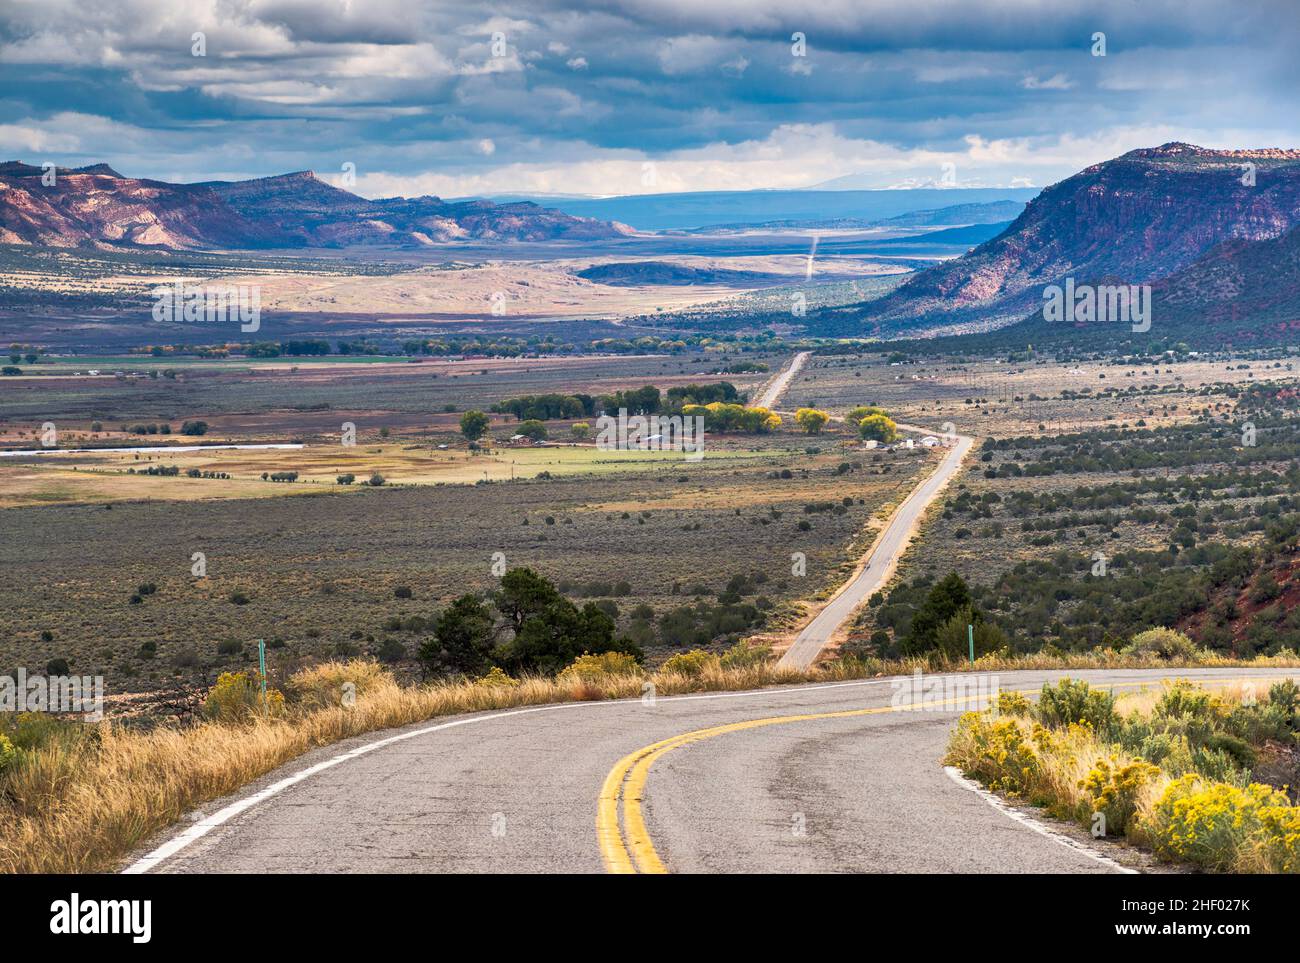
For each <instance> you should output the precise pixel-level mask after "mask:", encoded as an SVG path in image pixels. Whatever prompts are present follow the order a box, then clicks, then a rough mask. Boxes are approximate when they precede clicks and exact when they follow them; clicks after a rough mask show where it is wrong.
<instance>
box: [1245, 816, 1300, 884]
mask: <svg viewBox="0 0 1300 963" xmlns="http://www.w3.org/2000/svg"><path fill="white" fill-rule="evenodd" d="M1259 824H1260V832H1259V838H1258V840H1257V841H1256V844H1255V848H1254V853H1253V855H1254V857H1255V858H1256V859H1257V860H1258V862H1259V864H1260V865H1258V866H1257V867H1250V868H1252V869H1260V870H1264V871H1267V872H1273V873H1300V806H1262V807H1261V808H1260V810H1259Z"/></svg>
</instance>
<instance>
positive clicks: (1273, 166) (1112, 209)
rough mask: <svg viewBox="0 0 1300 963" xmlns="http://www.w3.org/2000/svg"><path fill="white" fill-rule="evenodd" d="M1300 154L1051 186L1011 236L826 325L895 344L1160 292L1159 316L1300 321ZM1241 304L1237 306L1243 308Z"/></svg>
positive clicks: (1150, 160)
mask: <svg viewBox="0 0 1300 963" xmlns="http://www.w3.org/2000/svg"><path fill="white" fill-rule="evenodd" d="M1297 225H1300V151H1298V150H1281V149H1273V150H1208V149H1205V148H1201V147H1195V146H1193V145H1190V144H1182V143H1172V144H1165V145H1163V146H1160V147H1154V148H1145V149H1142V150H1135V151H1131V152H1130V153H1127V154H1124V155H1123V156H1121V157H1118V158H1115V159H1114V160H1110V161H1106V162H1104V163H1101V164H1097V165H1094V166H1092V167H1089V168H1087V169H1085V170H1083V171H1081V172H1080V173H1078V174H1076V175H1075V176H1073V177H1071V178H1068V179H1066V180H1064V181H1061V182H1060V183H1059V184H1054V185H1052V186H1051V187H1048V188H1046V189H1045V190H1044V191H1043V192H1042V193H1041V194H1040V195H1039V196H1038V197H1037V198H1035V199H1034V200H1032V201H1030V203H1029V205H1028V206H1027V207H1026V208H1025V210H1024V213H1022V214H1021V215H1020V216H1019V217H1018V218H1016V220H1015V221H1014V222H1012V223H1011V225H1010V226H1008V227H1007V229H1006V230H1005V231H1003V232H1002V233H1000V234H999V235H998V236H997V237H995V238H993V239H991V240H989V241H986V242H985V243H983V244H980V245H979V246H978V247H976V248H974V249H973V250H971V251H970V252H969V253H967V254H965V255H964V256H962V257H959V258H954V259H952V260H950V261H946V262H945V263H943V264H941V265H938V266H935V267H932V268H929V269H927V270H925V271H922V272H920V273H918V274H917V275H916V276H915V277H913V278H911V279H910V280H908V281H907V282H906V283H904V284H902V285H900V286H899V287H898V288H896V289H895V290H894V291H892V292H890V293H889V294H888V295H886V296H885V297H883V298H880V299H879V300H876V301H871V302H866V303H863V304H856V305H849V306H845V307H843V308H837V309H832V310H828V311H827V312H824V313H823V316H822V317H821V318H820V319H819V325H820V326H821V327H823V328H826V329H834V330H837V331H848V330H853V331H855V332H857V333H879V334H884V335H889V334H895V335H896V334H900V333H909V332H919V331H923V330H927V329H929V330H954V329H959V328H960V327H962V326H967V327H968V328H970V327H975V326H986V327H987V326H999V325H1002V324H1007V323H1011V322H1014V321H1018V320H1020V319H1022V318H1025V317H1026V316H1028V315H1031V314H1032V313H1033V312H1034V311H1038V310H1041V307H1042V304H1043V300H1042V299H1043V289H1044V287H1045V286H1047V285H1051V284H1060V283H1062V282H1063V281H1064V280H1065V279H1066V278H1074V280H1075V282H1076V284H1105V283H1112V284H1119V283H1123V284H1148V283H1149V284H1151V285H1152V287H1153V294H1154V304H1155V309H1156V314H1155V318H1156V321H1157V322H1159V319H1160V317H1161V313H1160V312H1161V311H1162V310H1163V311H1165V316H1166V317H1171V316H1175V315H1176V316H1177V317H1178V318H1179V319H1180V320H1181V322H1182V323H1187V322H1188V321H1190V320H1192V319H1194V318H1196V317H1198V316H1199V317H1202V318H1204V319H1206V320H1210V319H1218V318H1222V317H1224V315H1225V312H1227V313H1228V314H1229V315H1230V314H1231V312H1232V311H1234V310H1235V311H1236V312H1237V313H1238V314H1240V313H1241V312H1243V311H1260V310H1267V311H1269V312H1271V313H1272V314H1273V315H1276V314H1277V313H1278V312H1279V311H1280V312H1281V313H1282V314H1285V315H1288V316H1289V317H1300V314H1297V311H1298V310H1300V269H1298V267H1300V266H1298V263H1297V251H1298V249H1300V237H1297V236H1296V235H1295V233H1294V230H1293V229H1295V228H1296V227H1297ZM1233 304H1235V305H1236V307H1235V308H1234V307H1232V305H1233Z"/></svg>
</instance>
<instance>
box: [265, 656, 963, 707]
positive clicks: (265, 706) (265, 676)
mask: <svg viewBox="0 0 1300 963" xmlns="http://www.w3.org/2000/svg"><path fill="white" fill-rule="evenodd" d="M972 651H974V650H972ZM257 670H258V672H260V673H261V675H262V708H263V709H265V708H266V642H265V641H264V640H263V639H258V640H257Z"/></svg>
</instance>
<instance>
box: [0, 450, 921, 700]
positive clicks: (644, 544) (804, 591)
mask: <svg viewBox="0 0 1300 963" xmlns="http://www.w3.org/2000/svg"><path fill="white" fill-rule="evenodd" d="M791 442H792V439H788V438H787V439H786V440H784V442H783V443H778V442H773V443H771V444H769V445H765V446H763V447H761V448H760V450H758V451H748V450H743V449H742V450H729V449H721V450H719V451H717V452H713V451H710V452H709V453H708V454H707V455H706V457H705V458H704V459H703V460H702V461H700V462H697V463H690V462H686V461H684V460H683V459H681V457H680V455H678V456H675V457H671V458H668V457H665V456H667V455H670V453H645V454H641V453H627V454H629V455H631V458H630V459H628V460H626V461H622V462H619V463H618V465H617V466H614V465H610V464H604V465H601V464H596V462H597V461H605V462H611V461H613V460H614V459H611V458H609V457H608V453H605V454H606V455H607V457H606V458H604V459H594V458H592V457H591V454H590V453H591V451H592V450H591V449H567V448H562V449H532V450H527V451H520V452H518V453H512V457H514V458H515V459H516V461H520V462H523V463H525V464H526V465H528V466H529V468H530V470H533V469H541V468H542V466H547V467H546V468H545V469H544V470H547V471H549V472H550V474H551V477H544V478H532V479H524V478H522V477H518V476H517V477H516V480H515V481H513V482H510V481H498V482H492V483H489V484H445V485H431V484H421V485H412V486H410V487H400V488H393V487H388V486H385V487H383V488H368V487H367V488H362V487H353V488H347V489H345V488H343V487H341V486H336V485H326V484H319V485H316V484H308V483H304V482H302V481H299V482H297V483H294V484H282V485H273V484H267V483H263V482H260V481H257V482H249V483H247V484H245V483H243V482H238V483H234V487H233V488H232V492H231V495H230V497H229V498H222V499H203V500H181V501H164V500H149V501H144V500H137V499H134V498H126V497H125V496H126V495H127V494H128V493H129V492H130V491H131V489H130V486H140V487H139V488H136V489H135V490H134V491H135V492H136V493H137V494H144V493H146V492H149V487H148V486H150V485H153V484H156V483H158V482H163V481H165V482H169V483H173V484H174V486H175V487H176V488H177V489H180V488H183V487H186V486H188V487H190V488H191V489H200V488H207V487H210V486H226V485H231V484H232V483H230V482H226V481H221V480H208V479H187V478H184V477H181V478H168V479H159V478H153V477H144V478H141V477H132V476H122V475H117V476H113V483H114V485H116V486H121V487H116V488H114V489H113V490H112V491H111V492H106V493H102V495H103V496H104V498H105V503H104V504H78V505H48V506H44V507H32V506H27V507H18V508H7V509H4V510H3V515H4V522H5V534H6V537H5V539H4V542H3V546H0V572H3V573H4V574H3V578H2V579H0V600H2V604H3V606H4V610H5V611H6V612H7V613H9V614H8V617H7V620H6V621H7V628H8V631H7V632H6V633H5V638H4V641H3V643H2V644H0V665H10V664H15V665H16V664H29V663H32V662H33V661H38V660H39V661H40V662H43V661H45V660H47V659H51V658H56V657H58V658H66V659H68V661H69V663H70V665H71V666H72V667H73V668H74V669H75V670H76V671H78V672H86V673H102V674H104V676H105V677H106V681H107V684H108V686H109V688H110V690H111V691H122V690H124V689H141V688H154V687H157V686H160V685H164V684H168V683H171V682H174V681H184V682H193V681H203V680H209V681H210V680H211V679H212V678H214V674H215V672H216V671H217V670H218V669H220V668H222V667H225V666H237V665H242V664H244V662H245V660H246V659H248V658H249V653H250V652H251V651H252V650H251V649H250V648H249V642H250V640H253V639H256V638H265V639H267V640H268V642H269V643H270V645H271V646H272V664H273V666H274V667H276V671H282V670H285V669H287V668H289V667H290V666H292V665H296V664H300V662H301V660H302V659H303V658H304V657H307V656H326V655H338V654H350V653H358V654H359V653H363V652H368V653H372V654H383V655H384V656H385V657H386V658H390V659H393V660H397V661H398V662H404V664H405V665H406V667H407V671H415V669H414V664H413V663H412V662H411V661H410V657H411V655H412V654H413V650H414V647H415V645H416V643H417V642H418V641H419V640H420V639H421V638H422V630H423V627H424V623H423V622H421V621H420V619H425V620H427V619H429V618H431V617H432V616H433V615H434V614H435V612H436V611H437V610H438V609H439V608H440V607H441V606H442V605H443V604H444V603H446V602H447V601H449V600H450V599H451V598H453V597H455V596H457V595H460V594H462V593H463V592H466V591H477V590H486V589H489V588H491V587H492V586H493V585H494V584H495V578H494V576H493V574H492V571H491V563H492V556H493V553H496V552H500V553H503V555H504V557H505V559H506V560H507V562H508V564H509V565H510V566H512V567H514V566H522V565H527V566H531V567H534V568H535V569H536V570H537V571H539V572H541V573H543V574H545V575H547V576H548V577H550V578H552V579H553V580H555V581H556V582H557V583H559V584H560V585H561V587H562V588H564V589H565V590H566V591H568V592H569V593H571V594H572V595H574V596H575V597H592V598H598V599H600V601H601V604H602V605H603V606H604V607H606V608H609V609H611V611H616V613H617V616H618V622H619V625H620V629H622V630H624V631H626V632H628V633H629V634H630V635H631V636H632V637H633V638H638V639H640V640H641V641H642V642H643V643H644V644H645V647H646V648H647V650H648V651H649V652H650V654H651V656H652V658H654V657H662V656H663V655H665V654H667V653H669V652H672V651H675V650H677V649H678V648H679V646H678V645H677V644H675V643H674V641H673V639H671V638H663V637H662V634H661V633H660V632H658V631H657V630H656V625H657V622H658V620H659V618H660V617H661V616H662V615H663V614H664V613H666V612H668V611H670V610H673V609H679V608H683V607H687V606H693V605H696V604H697V603H699V602H706V603H712V602H713V601H714V599H716V598H717V596H719V595H720V594H722V593H723V591H724V589H725V588H726V587H727V585H728V583H729V582H731V581H732V579H733V578H734V577H735V576H741V582H742V583H743V584H741V585H740V586H739V593H740V595H741V598H742V599H743V604H744V605H747V606H755V607H757V610H758V611H759V612H761V613H762V614H763V616H764V617H765V619H769V620H774V621H776V620H779V619H780V618H781V617H782V613H783V612H784V611H785V610H786V609H787V608H788V605H789V603H790V602H792V601H794V600H797V599H801V598H808V597H811V596H812V595H813V594H815V593H816V592H817V591H819V590H821V589H822V588H824V587H826V586H829V585H832V584H833V583H834V582H835V581H836V579H837V578H838V577H839V575H840V573H841V571H842V567H843V566H846V565H847V564H848V563H849V561H850V560H851V559H852V558H853V557H854V556H855V554H856V552H857V551H860V550H861V549H862V548H863V547H864V543H863V539H864V538H866V537H868V535H869V532H870V531H871V530H872V526H873V524H875V523H877V522H878V517H877V516H878V514H879V513H880V512H881V510H882V508H884V507H886V506H888V505H890V504H893V503H895V502H897V501H898V500H899V499H900V498H901V497H902V496H903V495H905V494H906V492H907V491H908V490H910V487H911V484H912V483H913V480H914V478H915V477H916V474H917V472H920V471H923V470H925V465H926V464H927V463H928V462H929V461H930V456H929V455H928V454H926V453H922V452H921V451H920V450H919V449H918V450H916V451H910V452H909V451H901V450H900V451H898V452H893V453H888V454H883V453H879V452H875V453H872V452H861V453H850V452H845V451H839V450H836V448H835V446H833V445H830V444H825V443H822V444H819V445H817V446H808V445H807V443H806V442H803V441H802V440H801V441H800V443H799V444H798V445H797V446H796V445H795V444H793V443H791ZM807 447H815V449H816V453H815V454H808V452H807V451H806V450H805V449H806V448H807ZM821 449H824V450H821ZM574 453H578V454H577V455H575V454H574ZM247 454H248V453H242V452H240V453H231V456H232V457H237V456H238V457H243V456H245V455H247ZM276 454H277V456H279V455H280V454H282V453H276ZM288 454H292V453H288ZM423 454H424V455H426V456H427V455H428V452H424V453H423ZM620 454H621V453H615V458H617V457H618V456H619V455H620ZM360 457H368V456H364V455H363V456H360ZM373 457H376V458H378V457H381V456H378V455H376V456H373ZM393 457H396V456H395V455H394V456H393ZM505 457H506V456H505V455H502V456H500V458H502V459H503V458H505ZM457 458H458V459H459V460H465V458H466V456H464V454H463V453H460V455H459V456H457ZM487 462H489V459H488V458H487V457H486V456H483V457H481V458H479V460H478V461H477V462H476V465H477V464H483V463H487ZM218 463H219V462H218ZM491 463H493V464H495V465H496V466H497V471H498V472H500V471H502V470H503V469H502V467H501V466H502V464H503V463H502V462H501V461H500V460H491ZM254 467H255V466H254ZM42 470H43V469H42ZM477 470H478V469H477V467H475V469H474V472H477ZM60 473H61V474H63V475H65V476H66V475H67V474H69V472H67V471H66V470H61V471H60ZM394 473H395V474H398V472H397V471H396V470H395V472H394ZM453 475H454V470H453ZM786 475H788V477H783V476H786ZM774 476H775V477H774ZM431 477H432V476H431ZM464 480H468V479H464ZM50 484H51V485H53V484H54V483H53V482H50ZM258 486H262V490H263V491H266V490H267V489H277V490H279V491H288V490H291V489H297V490H300V491H301V492H302V494H301V495H300V496H299V497H280V498H268V497H257V498H248V497H241V496H243V495H244V494H245V493H246V492H249V491H251V490H252V489H254V488H257V487H258ZM169 491H170V490H169ZM81 494H82V497H83V498H86V499H87V500H89V499H90V496H89V495H87V494H86V493H84V492H82V493H81ZM110 495H111V496H112V497H111V499H109V498H108V497H107V496H110ZM145 497H153V498H158V499H162V498H169V497H172V496H171V495H170V494H168V493H164V494H161V495H159V494H156V493H154V494H150V495H146V496H145ZM180 497H184V496H180ZM196 552H200V553H203V555H204V557H205V560H206V577H203V578H196V577H195V576H194V575H193V574H192V572H191V569H192V564H193V562H192V558H193V556H194V553H196ZM794 552H802V553H804V555H806V558H807V567H806V573H807V574H806V576H804V577H798V578H796V577H792V575H791V571H792V565H791V556H792V553H794ZM141 586H149V587H151V588H152V589H154V590H153V591H147V592H143V593H142V592H141V591H140V587H141ZM399 587H406V588H409V589H410V590H411V592H410V594H411V597H410V598H397V597H396V590H397V588H399ZM241 600H242V601H241ZM643 607H644V608H643ZM393 620H398V621H399V622H400V623H401V626H402V627H397V628H393V627H392V626H393V625H394V624H395V623H394V622H393ZM413 620H414V621H413ZM386 626H388V627H386ZM753 628H754V629H755V630H758V629H760V628H761V626H760V625H758V624H755V625H754V626H753ZM42 633H48V634H49V636H50V639H49V641H43V636H42ZM148 643H152V645H148ZM223 643H224V645H223ZM219 647H220V651H219Z"/></svg>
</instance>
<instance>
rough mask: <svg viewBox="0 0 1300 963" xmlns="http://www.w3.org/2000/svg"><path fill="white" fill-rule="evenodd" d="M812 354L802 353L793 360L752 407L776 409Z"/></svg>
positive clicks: (770, 383)
mask: <svg viewBox="0 0 1300 963" xmlns="http://www.w3.org/2000/svg"><path fill="white" fill-rule="evenodd" d="M810 354H812V352H811V351H800V352H799V353H798V354H796V355H795V356H794V357H793V358H791V359H790V363H789V364H788V365H786V366H785V369H784V370H783V371H782V372H781V373H780V374H778V375H777V376H776V377H775V378H773V379H772V380H771V381H770V382H769V383H768V386H767V387H766V388H764V389H763V393H762V394H761V395H759V396H758V397H757V398H756V399H755V400H754V401H753V402H751V406H752V407H754V408H775V407H776V403H777V402H778V401H780V400H781V395H783V394H785V389H786V388H788V387H789V386H790V380H791V379H792V378H793V377H794V376H795V375H796V374H798V373H799V369H800V368H802V367H803V366H804V364H805V363H806V362H807V361H808V356H809V355H810Z"/></svg>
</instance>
